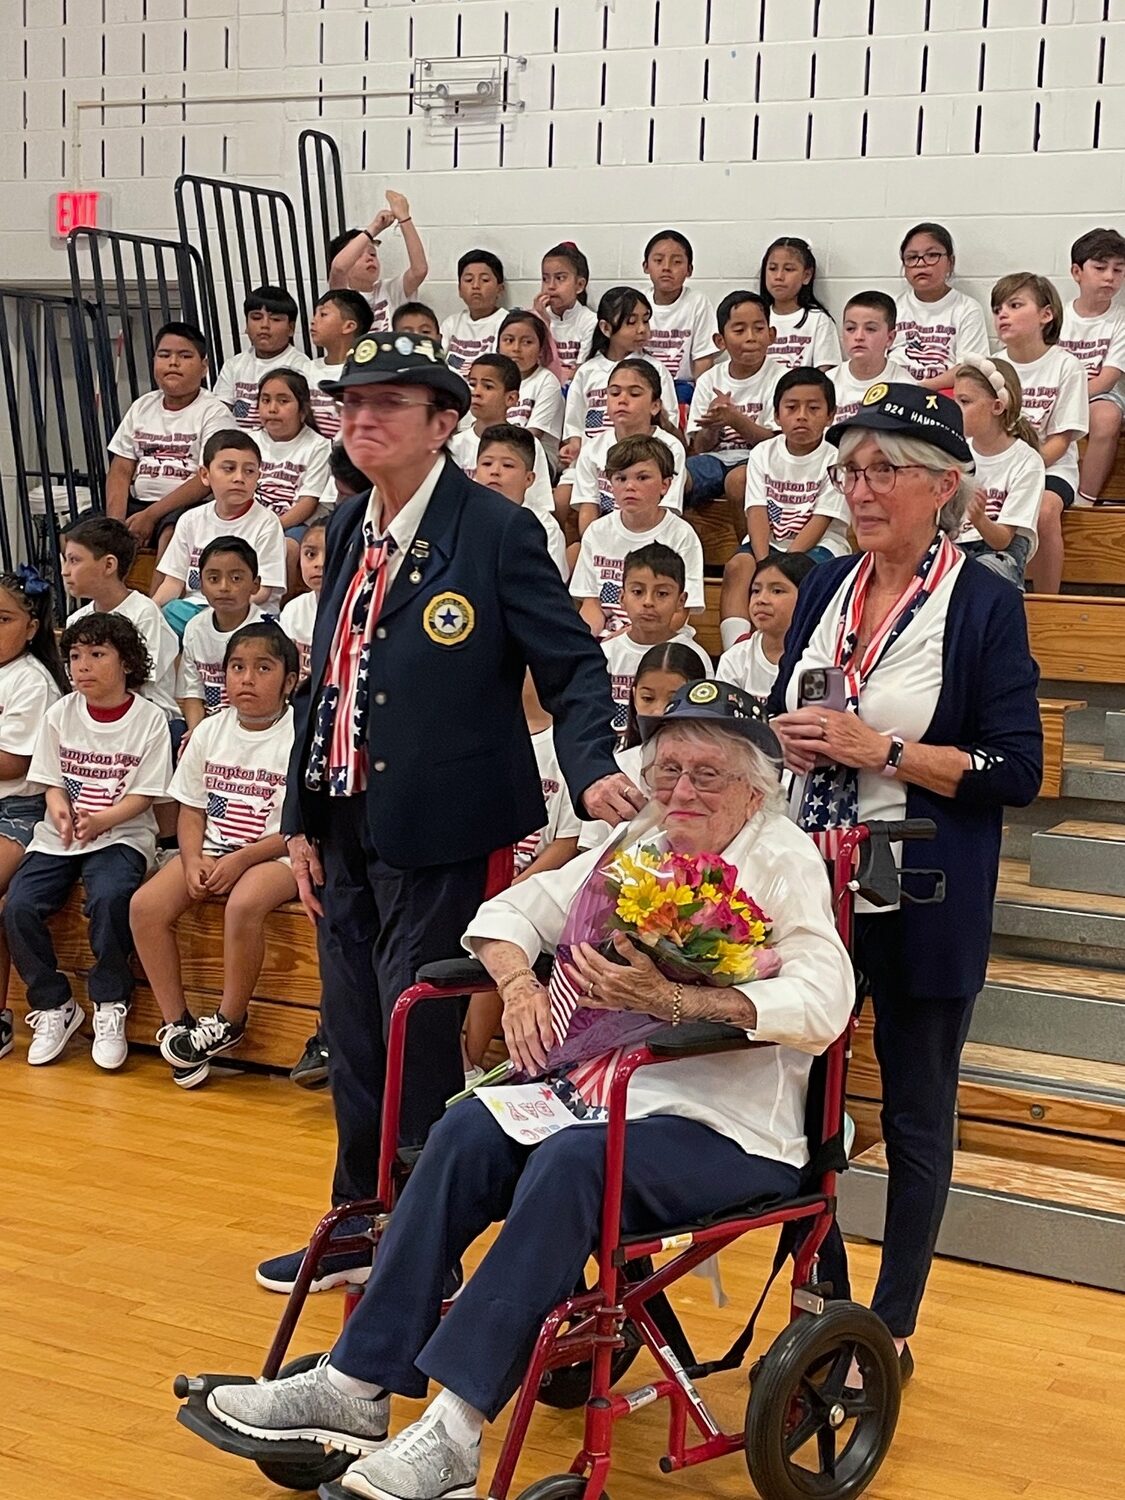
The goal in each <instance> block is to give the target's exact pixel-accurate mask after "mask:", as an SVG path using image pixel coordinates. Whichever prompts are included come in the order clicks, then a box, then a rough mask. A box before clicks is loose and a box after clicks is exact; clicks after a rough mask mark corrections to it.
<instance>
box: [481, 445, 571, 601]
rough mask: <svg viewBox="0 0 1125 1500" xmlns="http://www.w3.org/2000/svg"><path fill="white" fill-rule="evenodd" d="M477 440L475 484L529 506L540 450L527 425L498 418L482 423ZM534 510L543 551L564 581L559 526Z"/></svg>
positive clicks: (565, 564) (565, 570)
mask: <svg viewBox="0 0 1125 1500" xmlns="http://www.w3.org/2000/svg"><path fill="white" fill-rule="evenodd" d="M478 441H479V443H480V447H479V449H478V451H477V461H476V471H475V473H474V474H473V478H474V479H475V480H476V482H477V484H479V485H483V486H484V488H485V489H486V490H495V491H496V493H497V494H499V495H503V496H504V498H505V499H506V500H511V501H513V502H514V503H515V504H516V505H527V508H528V510H530V509H531V508H532V507H531V505H530V503H529V501H528V498H527V497H528V495H529V494H530V492H531V490H532V489H533V488H534V486H535V482H536V476H535V465H536V463H537V462H538V461H539V460H540V459H541V456H542V450H540V451H539V455H538V457H537V454H536V448H537V444H536V442H535V440H534V438H533V437H532V436H531V434H530V432H528V430H527V428H526V427H513V426H512V424H511V422H498V423H497V424H496V425H495V426H494V427H486V428H485V429H484V431H483V432H482V433H481V435H480V438H479V440H478ZM535 514H536V515H537V516H538V517H539V521H540V524H541V525H542V527H543V530H544V532H545V533H546V536H547V552H548V553H549V555H550V558H551V561H552V562H553V563H554V565H555V567H556V568H558V570H559V575H560V577H561V578H562V580H563V582H564V583H565V582H566V580H567V579H568V578H569V577H570V567H569V564H568V562H567V556H566V538H565V537H564V536H563V533H562V527H561V526H560V525H559V523H558V522H557V521H556V520H555V518H554V516H552V515H544V514H543V512H542V511H536V512H535Z"/></svg>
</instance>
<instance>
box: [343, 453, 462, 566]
mask: <svg viewBox="0 0 1125 1500" xmlns="http://www.w3.org/2000/svg"><path fill="white" fill-rule="evenodd" d="M444 470H445V455H444V454H440V453H439V454H438V455H437V462H436V463H435V464H434V466H433V468H432V469H431V470H430V472H429V473H428V474H427V475H426V477H425V479H423V481H422V483H421V484H420V485H419V486H418V488H417V489H416V490H415V491H414V493H413V495H411V497H410V499H409V500H408V501H407V502H406V504H405V505H404V506H403V507H402V509H401V510H400V511H399V513H398V514H397V515H396V516H395V517H394V519H393V520H392V521H391V522H390V524H389V525H388V526H387V529H386V530H385V531H384V530H383V529H382V527H381V526H380V525H379V518H380V516H381V514H382V509H383V503H382V501H381V500H380V499H379V492H378V490H376V489H372V491H371V498H370V499H369V500H368V502H367V512H366V514H365V515H364V518H363V519H364V521H370V522H371V524H372V525H373V526H374V528H375V540H376V541H381V540H382V539H383V537H385V536H389V537H391V538H392V540H393V541H394V544H395V550H394V551H393V552H392V553H391V555H390V557H388V558H387V587H388V588H390V586H391V584H392V583H394V581H395V576H396V574H397V573H398V570H399V568H401V567H402V564H403V559H404V558H405V557H406V554H407V553H408V552H409V551H410V548H411V547H412V546H413V545H414V538H415V537H416V536H417V535H418V528H419V527H420V526H421V524H422V517H423V516H424V515H425V514H426V509H427V507H428V506H429V503H430V500H431V498H432V497H433V493H434V491H435V490H436V489H437V486H438V480H439V479H440V478H441V476H442V473H443V472H444Z"/></svg>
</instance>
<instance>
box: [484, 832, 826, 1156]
mask: <svg viewBox="0 0 1125 1500" xmlns="http://www.w3.org/2000/svg"><path fill="white" fill-rule="evenodd" d="M602 847H603V846H599V847H598V848H597V849H591V850H589V851H588V852H587V853H585V854H580V855H579V856H578V857H577V858H576V859H572V860H571V861H570V863H569V864H566V865H564V866H563V867H562V869H560V870H545V871H543V872H542V874H539V875H533V876H531V877H530V878H529V879H528V880H525V881H523V882H522V883H521V884H519V885H516V886H511V887H510V888H509V889H508V890H506V891H504V892H502V893H501V894H500V895H499V896H495V897H493V899H492V900H491V901H486V902H485V903H484V905H483V906H482V907H481V908H480V910H479V911H478V912H477V914H476V916H475V917H474V918H473V920H472V921H471V922H470V923H469V928H468V931H467V932H466V934H465V936H464V938H463V940H462V941H463V942H464V945H465V947H466V948H467V949H468V950H469V951H470V952H472V953H475V952H476V951H477V949H476V945H477V943H478V942H480V941H481V940H482V939H484V938H499V939H502V940H506V941H508V942H511V943H515V944H516V945H517V946H518V947H519V948H521V949H522V950H523V952H524V953H525V954H526V956H527V961H528V963H529V964H530V963H533V962H534V960H535V959H536V958H538V956H539V954H540V952H542V951H544V950H545V951H547V952H552V951H553V950H554V948H555V946H556V944H557V943H558V941H559V938H560V937H561V935H562V931H563V924H564V922H565V920H566V915H567V912H568V910H569V908H570V906H571V904H572V903H573V901H574V899H575V897H576V895H577V894H578V891H579V889H580V888H581V886H582V884H583V882H584V881H585V880H586V878H587V877H588V876H589V875H590V873H591V871H592V870H593V869H594V867H595V866H596V865H597V863H598V860H599V858H600V856H601V849H602ZM722 854H723V858H724V859H726V860H728V861H729V862H730V863H731V864H733V865H734V866H735V867H736V869H737V870H738V880H739V884H740V885H741V886H742V888H743V889H744V890H745V891H746V893H747V895H749V896H750V897H752V898H753V900H755V901H756V902H757V903H758V905H759V906H760V907H761V908H762V910H763V911H764V912H765V913H766V914H767V916H769V917H770V918H771V919H772V922H773V934H772V938H771V942H772V944H773V946H774V948H775V949H776V951H777V954H778V957H779V958H780V959H781V971H780V973H779V974H777V975H776V976H775V977H774V978H773V979H761V980H758V981H756V982H753V983H750V984H746V985H740V986H739V989H740V990H741V992H742V993H743V994H744V995H745V996H746V997H747V999H749V1000H751V1001H752V1002H753V1004H754V1006H755V1008H756V1010H757V1017H758V1024H757V1026H756V1027H755V1028H754V1029H753V1030H752V1031H750V1032H749V1033H748V1035H749V1036H750V1037H751V1038H753V1039H754V1040H758V1041H770V1042H778V1043H779V1044H780V1045H779V1046H777V1047H759V1048H752V1049H750V1050H749V1051H746V1052H729V1053H725V1054H723V1053H720V1054H715V1055H712V1056H710V1057H693V1058H684V1059H683V1060H682V1061H680V1062H673V1063H665V1064H663V1065H662V1066H661V1067H659V1068H642V1069H641V1071H640V1072H638V1073H637V1074H635V1076H634V1078H633V1081H632V1083H631V1084H630V1085H629V1096H628V1097H629V1102H628V1117H629V1119H631V1120H641V1119H645V1118H647V1117H648V1116H650V1115H677V1116H679V1117H680V1118H681V1119H688V1120H696V1121H698V1122H699V1123H700V1124H701V1125H706V1126H708V1127H709V1128H710V1129H712V1130H715V1131H717V1132H718V1133H719V1134H720V1135H724V1136H727V1137H729V1138H730V1139H731V1140H733V1141H736V1142H737V1143H738V1145H740V1146H741V1147H742V1149H743V1150H744V1151H747V1152H751V1153H753V1154H754V1155H757V1156H764V1157H766V1158H768V1159H770V1160H773V1161H783V1162H788V1163H789V1164H790V1165H791V1166H794V1167H801V1166H804V1164H805V1163H806V1162H807V1160H808V1143H807V1141H806V1139H805V1121H804V1115H805V1094H806V1090H807V1087H808V1077H809V1069H810V1067H811V1065H812V1058H813V1056H815V1055H816V1054H817V1053H820V1052H823V1051H824V1050H825V1048H826V1047H828V1046H830V1045H831V1043H832V1042H833V1041H834V1040H835V1039H836V1037H837V1036H838V1035H839V1034H840V1032H842V1031H843V1030H844V1027H845V1026H846V1025H847V1024H848V1019H849V1017H850V1015H851V1012H852V1000H853V990H854V984H855V980H854V977H853V975H852V966H851V961H850V959H849V958H848V955H847V952H846V951H845V949H844V945H843V943H841V941H840V939H839V937H838V936H837V933H836V929H835V927H834V926H833V923H832V912H831V903H830V899H829V887H828V878H827V875H826V873H825V867H824V861H823V860H822V859H821V857H820V855H819V854H818V853H817V851H816V849H815V847H814V846H813V843H812V841H811V840H810V839H809V838H808V837H807V835H805V834H804V833H802V832H801V831H800V830H799V829H797V828H795V827H794V826H793V825H792V824H791V823H790V822H789V821H788V820H787V819H786V818H785V817H783V816H782V815H781V814H778V813H764V812H759V813H757V814H756V815H755V816H754V817H753V818H751V819H750V821H749V822H748V823H747V824H746V825H745V826H744V827H743V828H742V830H741V831H740V832H739V833H738V834H737V835H736V836H735V838H733V839H732V840H731V842H730V843H729V844H728V845H727V847H726V848H725V849H724V850H723V851H722Z"/></svg>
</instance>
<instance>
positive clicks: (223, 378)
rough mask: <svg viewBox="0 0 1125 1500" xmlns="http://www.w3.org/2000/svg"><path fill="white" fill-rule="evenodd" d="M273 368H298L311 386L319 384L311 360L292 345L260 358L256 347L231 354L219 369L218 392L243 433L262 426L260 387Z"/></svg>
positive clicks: (254, 430)
mask: <svg viewBox="0 0 1125 1500" xmlns="http://www.w3.org/2000/svg"><path fill="white" fill-rule="evenodd" d="M272 370H296V371H298V373H299V374H301V375H303V376H304V377H305V379H306V380H307V381H308V383H309V387H310V389H311V388H312V387H313V386H314V385H315V384H316V380H317V373H316V369H315V367H314V365H313V362H312V360H311V359H310V358H309V357H308V355H307V354H302V353H301V351H300V349H296V348H294V346H293V345H292V344H290V345H289V347H288V348H287V349H283V350H282V351H281V353H280V354H271V355H270V357H269V358H268V359H259V358H258V356H257V355H256V354H255V353H254V351H253V349H246V350H244V351H243V352H242V353H241V354H232V355H231V357H230V359H228V360H227V361H226V363H225V364H224V365H223V368H222V369H221V370H220V371H219V378H218V380H216V382H215V395H216V396H218V398H219V400H220V401H222V402H223V403H224V404H225V405H226V406H228V407H229V408H230V410H231V412H232V413H233V415H234V420H235V422H236V423H237V425H238V426H239V427H241V428H242V429H243V431H244V432H257V431H258V429H259V428H260V427H261V425H262V419H261V418H260V417H259V415H258V387H259V385H261V383H262V381H263V380H264V379H265V377H266V376H267V375H268V374H270V372H271V371H272Z"/></svg>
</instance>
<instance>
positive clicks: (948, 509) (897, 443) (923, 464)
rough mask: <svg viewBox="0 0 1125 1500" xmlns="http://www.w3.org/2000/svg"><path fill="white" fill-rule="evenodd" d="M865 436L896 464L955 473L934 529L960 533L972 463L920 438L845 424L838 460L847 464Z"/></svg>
mask: <svg viewBox="0 0 1125 1500" xmlns="http://www.w3.org/2000/svg"><path fill="white" fill-rule="evenodd" d="M868 438H874V439H875V441H876V442H877V443H878V444H879V451H880V452H881V453H882V455H883V457H884V458H885V459H886V460H887V462H888V463H891V464H897V465H900V466H901V465H903V464H917V465H918V467H919V468H921V469H929V470H930V471H931V472H932V473H934V474H948V473H949V472H950V471H954V472H956V474H957V475H958V477H959V483H958V485H957V488H956V490H955V491H954V493H953V494H952V496H951V497H950V498H949V499H948V500H947V501H946V502H945V504H944V505H943V506H942V508H941V510H939V511H938V516H937V524H938V528H939V529H940V530H941V531H944V532H945V534H946V536H950V537H956V536H957V535H958V534H959V533H960V530H961V522H962V521H963V520H964V519H965V512H966V511H967V510H968V508H969V502H970V501H971V500H972V498H973V494H974V490H975V486H974V484H973V482H972V479H971V477H970V476H971V474H972V468H973V466H972V462H971V461H969V462H966V461H964V460H962V459H959V458H954V457H953V456H952V454H949V453H945V452H944V451H943V450H942V449H941V448H935V447H934V445H933V443H927V442H926V441H925V440H924V439H923V438H916V437H907V436H905V435H904V434H902V433H899V432H872V431H870V430H869V429H868V428H866V427H849V428H848V430H847V431H846V432H845V433H843V434H842V435H841V438H840V462H841V463H847V461H848V459H849V458H851V456H852V454H853V453H854V452H855V450H856V449H857V448H858V447H859V446H860V444H861V443H864V442H866V441H867V439H868Z"/></svg>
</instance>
